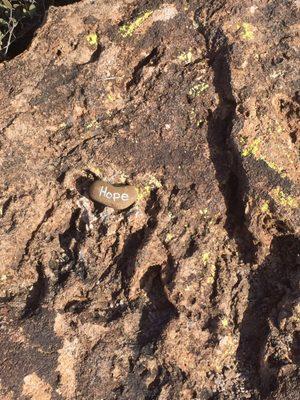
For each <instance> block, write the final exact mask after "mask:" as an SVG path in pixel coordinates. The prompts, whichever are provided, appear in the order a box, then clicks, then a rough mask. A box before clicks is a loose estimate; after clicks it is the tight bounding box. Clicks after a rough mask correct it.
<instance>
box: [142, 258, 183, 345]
mask: <svg viewBox="0 0 300 400" xmlns="http://www.w3.org/2000/svg"><path fill="white" fill-rule="evenodd" d="M141 287H142V288H143V289H144V290H145V292H146V293H147V296H148V298H149V303H148V304H146V305H145V306H144V307H143V311H142V316H141V320H140V330H139V334H138V337H137V343H138V345H139V346H140V347H144V346H146V345H147V344H149V343H151V344H153V345H155V344H156V342H157V340H158V339H159V338H160V337H161V333H162V332H163V330H164V329H165V326H166V325H167V324H168V322H169V321H170V320H171V319H173V318H175V317H176V316H178V312H177V310H176V308H175V306H174V305H173V304H172V303H171V302H170V301H169V299H168V298H167V296H166V293H165V290H164V285H163V283H162V280H161V266H160V265H155V266H152V267H150V268H149V269H148V271H147V272H146V274H145V275H144V276H143V279H142V280H141Z"/></svg>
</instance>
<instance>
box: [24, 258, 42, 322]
mask: <svg viewBox="0 0 300 400" xmlns="http://www.w3.org/2000/svg"><path fill="white" fill-rule="evenodd" d="M36 272H37V275H38V278H37V281H36V282H35V283H34V284H33V286H32V289H31V291H30V294H29V295H28V297H27V300H26V305H25V308H24V310H23V312H22V314H21V319H25V318H29V317H31V316H32V315H34V313H35V312H37V310H38V309H39V308H40V307H41V304H42V302H43V300H44V298H45V297H46V294H47V291H48V279H47V277H46V275H45V272H44V267H43V265H42V264H41V263H38V264H37V266H36Z"/></svg>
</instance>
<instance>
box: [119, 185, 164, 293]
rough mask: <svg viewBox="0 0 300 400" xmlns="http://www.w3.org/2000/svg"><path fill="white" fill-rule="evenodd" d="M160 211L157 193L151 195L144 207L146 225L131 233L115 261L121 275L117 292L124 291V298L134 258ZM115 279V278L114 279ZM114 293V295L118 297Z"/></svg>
mask: <svg viewBox="0 0 300 400" xmlns="http://www.w3.org/2000/svg"><path fill="white" fill-rule="evenodd" d="M159 211H160V202H159V200H158V198H157V191H155V190H154V191H153V192H152V193H151V196H150V199H149V201H148V204H147V207H146V210H145V212H146V214H148V215H149V218H148V221H147V224H146V225H145V226H144V227H143V228H141V229H139V230H138V231H137V232H134V233H132V234H131V235H129V237H128V238H127V240H126V242H125V244H124V247H123V250H122V253H121V254H120V256H119V257H118V259H117V268H116V274H119V273H121V282H122V285H121V288H120V290H119V292H121V291H124V293H125V296H128V294H129V289H130V287H129V282H130V280H131V278H132V276H133V274H134V269H135V264H136V257H137V255H138V252H139V250H140V249H141V248H142V247H143V246H144V244H145V243H146V242H147V240H148V239H149V238H150V236H151V234H152V232H153V231H154V229H155V228H156V226H157V216H158V213H159ZM115 278H116V277H115ZM119 292H118V293H115V295H118V294H119Z"/></svg>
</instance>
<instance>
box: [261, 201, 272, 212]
mask: <svg viewBox="0 0 300 400" xmlns="http://www.w3.org/2000/svg"><path fill="white" fill-rule="evenodd" d="M260 209H261V211H262V212H263V213H266V214H268V213H269V212H270V207H269V202H268V201H265V202H264V203H263V204H262V206H261V207H260Z"/></svg>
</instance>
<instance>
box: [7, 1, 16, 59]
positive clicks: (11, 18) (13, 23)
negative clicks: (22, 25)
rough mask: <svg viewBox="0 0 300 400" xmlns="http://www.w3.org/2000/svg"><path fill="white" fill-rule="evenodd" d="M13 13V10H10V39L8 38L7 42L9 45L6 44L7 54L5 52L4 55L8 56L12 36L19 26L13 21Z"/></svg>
mask: <svg viewBox="0 0 300 400" xmlns="http://www.w3.org/2000/svg"><path fill="white" fill-rule="evenodd" d="M12 12H13V10H12V9H11V10H10V15H9V27H10V28H9V37H8V40H7V44H6V46H5V52H4V55H5V56H6V55H7V52H8V48H9V46H10V44H11V38H12V35H13V32H14V29H15V27H16V26H17V25H18V23H15V22H14V21H13V15H12ZM11 22H12V26H11Z"/></svg>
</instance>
